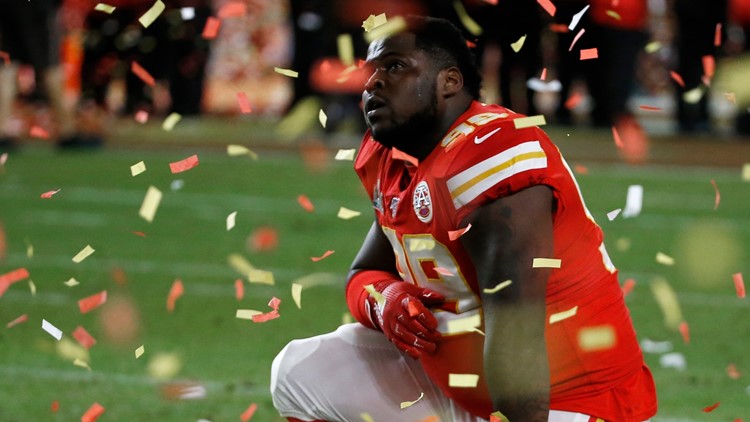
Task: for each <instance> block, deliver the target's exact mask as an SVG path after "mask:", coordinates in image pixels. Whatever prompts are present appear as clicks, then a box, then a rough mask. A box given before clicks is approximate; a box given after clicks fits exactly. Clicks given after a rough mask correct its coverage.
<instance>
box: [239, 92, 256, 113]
mask: <svg viewBox="0 0 750 422" xmlns="http://www.w3.org/2000/svg"><path fill="white" fill-rule="evenodd" d="M237 102H238V103H239V104H240V112H241V113H242V114H250V113H252V112H253V108H252V107H250V100H248V99H247V94H245V93H244V92H238V93H237Z"/></svg>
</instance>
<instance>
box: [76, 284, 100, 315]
mask: <svg viewBox="0 0 750 422" xmlns="http://www.w3.org/2000/svg"><path fill="white" fill-rule="evenodd" d="M106 302H107V291H106V290H102V291H101V292H99V293H97V294H95V295H91V296H89V297H85V298H83V299H81V300H79V301H78V309H80V310H81V313H82V314H85V313H88V312H91V311H93V310H94V309H96V308H98V307H100V306H102V305H104V304H105V303H106Z"/></svg>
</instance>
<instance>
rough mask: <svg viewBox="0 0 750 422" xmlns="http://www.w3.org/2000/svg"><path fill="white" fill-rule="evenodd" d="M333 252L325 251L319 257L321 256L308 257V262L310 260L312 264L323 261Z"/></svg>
mask: <svg viewBox="0 0 750 422" xmlns="http://www.w3.org/2000/svg"><path fill="white" fill-rule="evenodd" d="M334 252H335V251H325V253H324V254H323V255H321V256H313V257H310V260H312V262H318V261H320V260H323V259H325V258H328V257H329V256H331V255H333V253H334Z"/></svg>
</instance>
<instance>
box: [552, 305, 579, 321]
mask: <svg viewBox="0 0 750 422" xmlns="http://www.w3.org/2000/svg"><path fill="white" fill-rule="evenodd" d="M577 312H578V305H576V306H574V307H572V308H570V309H568V310H566V311H562V312H557V313H554V314H552V315H550V316H549V323H550V324H554V323H556V322H560V321H562V320H564V319H568V318H570V317H572V316H575V314H576V313H577Z"/></svg>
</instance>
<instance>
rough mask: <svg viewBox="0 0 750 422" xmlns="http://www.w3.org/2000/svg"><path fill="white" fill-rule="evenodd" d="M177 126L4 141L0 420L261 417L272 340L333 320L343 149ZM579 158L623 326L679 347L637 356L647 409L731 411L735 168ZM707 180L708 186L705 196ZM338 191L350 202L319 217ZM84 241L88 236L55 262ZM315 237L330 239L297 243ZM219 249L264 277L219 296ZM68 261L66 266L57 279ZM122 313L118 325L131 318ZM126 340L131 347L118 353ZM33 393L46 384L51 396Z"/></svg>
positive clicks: (352, 228) (344, 189)
mask: <svg viewBox="0 0 750 422" xmlns="http://www.w3.org/2000/svg"><path fill="white" fill-rule="evenodd" d="M191 133H192V131H191ZM201 133H202V132H201ZM136 135H137V133H135V134H134V135H133V136H136ZM121 136H122V135H121ZM195 136H198V135H195ZM195 136H194V137H195ZM190 139H193V138H190ZM264 139H265V138H264ZM213 142H214V143H216V142H217V141H213ZM222 142H226V143H232V142H235V140H225V141H222ZM236 142H237V143H241V140H240V139H237V140H236ZM166 143H167V144H169V142H166ZM189 144H190V145H189V146H185V145H182V146H181V147H174V146H173V147H171V149H162V150H153V149H149V150H144V149H136V150H124V149H117V148H116V149H107V150H103V151H99V152H93V153H56V152H53V151H51V150H49V149H46V148H39V147H31V148H27V149H24V150H21V151H19V152H18V153H15V154H11V156H10V157H9V159H8V161H7V163H6V164H5V166H4V167H0V222H1V223H2V224H3V226H4V232H5V236H6V243H7V252H6V254H5V258H4V260H3V258H1V257H0V274H3V273H6V272H8V271H10V270H13V269H15V268H18V267H26V268H27V269H28V270H29V272H30V274H31V277H30V278H31V280H33V285H34V287H35V289H36V293H35V294H32V291H31V286H30V283H29V282H28V281H26V280H25V281H22V282H19V283H17V284H14V285H13V286H12V287H11V288H10V289H9V290H8V291H7V292H6V293H5V295H4V296H3V297H1V298H0V323H3V324H5V323H7V322H9V321H11V320H13V319H14V318H16V317H18V316H19V315H21V314H27V315H28V322H26V323H22V324H19V325H17V326H14V327H12V328H5V327H4V326H2V327H0V397H3V398H4V399H3V400H2V401H0V420H3V421H28V420H51V421H56V420H60V421H62V420H77V419H78V418H80V416H81V415H82V414H83V413H84V412H85V411H86V409H87V408H88V407H89V406H91V404H93V403H94V402H98V403H100V404H101V405H103V406H104V407H105V408H106V413H105V414H104V416H103V417H102V418H101V420H159V421H183V420H198V419H200V418H205V419H208V420H211V421H224V420H237V419H239V415H240V414H241V413H242V412H243V411H244V410H245V409H246V408H247V407H248V406H249V405H250V404H251V403H257V404H258V410H257V412H256V414H255V416H254V418H253V420H254V421H256V420H257V421H277V420H279V419H278V417H277V416H276V413H275V411H274V409H273V407H272V405H271V400H270V395H269V393H268V387H267V386H268V381H269V369H270V364H271V361H272V359H273V357H274V356H275V354H276V352H277V351H278V350H280V349H281V347H283V345H284V344H286V343H287V342H288V341H289V340H291V339H293V338H299V337H307V336H312V335H316V334H320V333H324V332H328V331H331V330H333V329H335V328H336V327H337V326H338V325H339V324H340V323H341V320H342V315H343V314H344V313H345V311H346V305H345V304H344V301H343V294H342V292H343V282H344V277H345V274H346V271H347V269H348V266H349V264H350V262H351V260H352V259H353V258H354V255H355V253H356V252H357V250H358V248H359V246H360V244H361V241H362V239H363V236H364V234H365V233H366V231H367V229H368V227H369V225H370V223H371V214H370V213H371V211H370V210H371V208H370V204H369V202H368V200H367V198H366V196H365V194H364V191H363V189H362V188H361V187H360V186H359V182H358V180H357V178H356V176H355V174H354V172H353V171H352V170H351V162H337V161H332V160H330V158H331V157H333V155H334V153H335V150H334V151H329V153H327V154H326V157H328V161H327V163H326V165H324V166H322V168H317V169H315V168H314V167H315V166H311V165H310V163H309V161H308V160H305V159H304V158H303V157H302V156H301V155H300V154H297V153H293V152H279V151H273V152H270V151H269V152H264V151H260V159H259V160H258V161H252V160H251V159H250V158H249V157H227V156H226V155H225V154H224V153H223V152H222V153H220V152H218V151H217V150H216V148H208V149H201V146H198V145H194V144H191V143H189ZM170 145H177V144H170ZM562 149H563V152H565V151H566V149H565V147H562ZM194 153H198V154H199V157H200V165H199V166H198V167H196V168H194V169H192V170H190V171H187V172H185V173H180V174H171V173H170V171H169V166H168V163H169V162H173V161H177V160H180V159H182V158H185V157H187V156H188V155H192V154H194ZM141 160H143V161H144V162H145V163H146V166H147V171H146V172H145V173H143V174H141V175H139V176H136V177H133V176H131V174H130V169H129V167H130V166H131V165H133V164H135V163H137V162H139V161H141ZM571 164H579V163H577V162H575V161H573V160H571ZM580 164H585V165H586V166H587V168H588V174H585V175H579V176H578V179H579V183H580V185H581V188H582V190H583V192H584V196H585V198H586V201H587V205H588V207H589V209H590V210H591V212H592V214H593V215H594V216H595V218H596V219H597V221H598V222H599V223H600V225H601V226H602V227H603V229H604V231H605V235H606V242H607V247H608V250H609V252H610V255H611V256H612V259H613V260H614V262H615V264H616V265H617V266H618V267H619V268H620V270H621V275H622V280H624V279H626V278H634V279H635V280H636V287H635V289H634V291H633V292H632V293H631V295H630V296H629V297H628V304H629V307H630V309H631V312H632V316H633V319H634V321H635V325H636V329H637V330H638V333H639V337H640V338H650V339H652V340H660V341H663V340H667V341H670V342H672V344H673V347H674V351H677V352H681V353H683V354H684V355H685V357H686V359H687V364H688V366H687V369H686V370H684V371H677V370H675V369H672V368H662V367H661V366H660V364H659V358H660V356H659V355H655V354H649V355H647V356H646V358H647V362H648V364H649V365H650V367H651V369H652V370H653V372H654V375H655V377H656V381H657V387H658V390H659V399H660V412H659V415H658V417H657V418H654V421H659V420H662V421H667V420H674V419H677V420H690V421H703V420H734V419H735V418H741V417H747V400H748V394H747V393H746V392H745V387H746V386H747V385H748V381H747V380H748V376H747V374H746V372H748V371H750V357H748V355H747V350H748V348H749V347H750V340H748V339H749V338H750V322H749V321H750V320H748V319H747V313H748V309H750V308H749V306H748V304H747V301H746V300H742V299H738V298H737V297H736V295H735V292H734V286H733V284H732V277H731V275H732V274H733V273H736V272H742V271H744V272H745V273H746V274H748V271H747V269H748V267H747V262H750V213H748V211H747V210H748V204H749V203H750V201H748V198H750V195H749V194H750V184H748V183H746V182H745V183H743V182H742V181H741V180H740V177H739V172H738V171H737V170H736V169H727V168H719V167H712V168H695V167H669V166H639V167H629V166H625V165H619V164H611V163H610V164H606V165H605V164H597V163H596V162H593V161H591V162H590V161H587V162H584V163H580ZM319 167H321V166H319ZM712 179H713V180H715V182H716V183H717V186H718V187H719V188H720V190H721V203H720V205H719V207H718V209H716V210H714V198H715V196H714V195H715V193H714V189H713V187H712V186H711V183H710V180H712ZM631 184H641V185H643V186H644V192H645V195H644V204H643V210H642V213H641V215H640V216H638V217H636V218H630V219H623V218H622V217H618V218H617V219H615V220H614V221H608V220H607V218H606V213H607V212H609V211H611V210H613V209H616V208H622V207H623V206H624V202H625V193H626V191H627V187H628V186H629V185H631ZM152 185H153V186H155V187H157V188H159V189H160V190H161V191H162V192H163V193H164V197H163V199H162V201H161V204H160V206H159V209H158V211H157V213H156V216H155V219H154V221H153V222H152V223H147V222H146V221H144V220H143V219H141V218H140V217H139V216H138V210H139V208H140V205H141V202H142V200H143V197H144V195H145V193H146V189H147V188H148V187H149V186H152ZM56 189H61V190H60V192H59V193H57V194H56V195H55V196H53V197H52V198H51V199H41V198H40V197H39V196H40V194H41V193H43V192H46V191H50V190H56ZM301 194H304V195H307V196H308V197H309V198H310V200H311V201H312V202H313V204H314V205H315V210H314V212H311V213H309V212H306V211H305V210H303V209H302V208H301V207H300V206H299V205H298V204H297V197H298V195H301ZM342 206H343V207H347V208H350V209H354V210H357V211H361V212H362V216H360V217H357V218H354V219H352V220H341V219H338V218H337V217H336V213H337V211H338V209H339V207H342ZM234 211H237V223H236V226H235V227H234V228H233V229H232V230H229V231H227V229H226V217H227V216H228V215H229V214H230V213H231V212H234ZM265 226H270V227H273V228H275V229H276V230H277V232H278V238H279V246H278V248H276V249H275V250H272V251H266V252H259V251H254V250H252V249H251V248H249V246H248V241H249V240H248V239H249V236H250V234H251V233H252V232H253V231H254V230H256V229H257V228H259V227H265ZM134 232H142V233H143V234H145V237H144V236H140V235H138V234H136V233H134ZM87 244H88V245H91V246H92V247H93V248H94V249H96V252H95V253H94V254H93V255H91V256H90V257H89V258H87V259H86V260H84V261H83V262H81V263H79V264H75V263H73V262H72V261H71V258H72V257H73V256H74V255H75V254H76V253H77V252H78V251H80V250H81V249H82V248H83V247H84V246H86V245H87ZM32 250H33V253H32ZM327 250H334V251H335V253H334V254H333V255H331V256H330V257H328V258H326V259H324V260H322V261H320V262H312V261H311V260H310V257H315V256H320V255H322V254H323V253H324V252H325V251H327ZM657 252H663V253H665V254H667V255H670V256H672V257H674V258H675V265H674V266H664V265H662V264H659V263H657V262H656V261H655V255H656V253H657ZM233 253H239V254H242V255H243V256H244V257H245V258H246V259H247V260H248V261H249V262H251V263H252V264H253V265H254V266H256V267H258V268H260V269H265V270H270V271H272V272H273V273H274V275H275V277H276V284H275V285H274V286H267V285H260V284H248V283H245V284H244V285H245V297H244V298H243V299H242V300H241V301H239V302H238V301H237V299H236V298H235V292H234V280H235V279H237V278H239V277H240V275H239V274H238V273H237V272H236V271H235V270H233V269H232V267H231V266H230V265H229V264H228V261H227V257H228V256H229V255H230V254H233ZM310 274H316V275H317V278H316V279H317V280H318V282H317V283H310V284H307V285H306V287H305V288H304V290H303V294H302V307H301V309H297V307H296V306H295V305H294V303H293V300H292V298H291V293H290V286H291V283H292V282H294V281H295V280H299V279H300V277H304V276H308V275H310ZM71 277H74V278H75V279H76V280H78V281H79V282H80V284H79V285H78V286H75V287H68V286H66V285H64V284H63V282H65V281H66V280H68V279H69V278H71ZM655 277H663V278H665V279H666V280H668V281H669V283H670V284H671V286H672V287H673V288H674V290H675V291H676V292H677V297H678V299H679V300H680V303H681V307H682V312H683V314H684V318H685V320H686V321H687V322H688V323H689V326H690V336H691V338H690V342H689V344H685V343H684V342H683V340H682V337H681V336H680V334H679V333H678V332H677V331H674V330H670V329H668V328H666V327H665V325H664V322H663V317H662V314H661V311H660V309H659V307H658V305H657V304H656V301H655V299H654V298H653V296H652V294H651V291H650V289H649V283H650V282H651V280H653V279H654V278H655ZM746 278H747V275H746ZM176 279H180V280H182V282H183V284H184V286H185V293H184V295H183V296H182V297H181V298H180V299H179V300H178V301H177V305H176V308H175V310H174V312H172V313H170V312H168V311H167V310H166V305H165V303H166V298H167V295H168V292H169V290H170V286H171V285H172V283H173V282H174V280H176ZM308 281H309V279H308ZM102 290H107V291H108V296H109V298H108V302H107V303H106V304H105V305H104V306H102V307H101V308H100V309H97V310H94V311H93V312H90V313H87V314H81V313H80V312H79V310H78V306H77V301H78V300H79V299H81V298H84V297H87V296H89V295H92V294H95V293H97V292H100V291H102ZM273 296H276V297H278V298H280V299H281V300H282V304H281V308H280V313H281V318H279V319H276V320H272V321H269V322H266V323H263V324H254V323H252V322H250V321H246V320H240V319H236V318H235V311H236V310H237V309H257V310H263V311H266V310H269V308H268V307H267V303H268V301H269V300H270V298H271V297H273ZM42 319H46V320H47V321H49V322H51V323H52V324H54V325H55V326H57V327H58V328H60V329H61V330H62V331H63V333H64V339H68V340H70V339H72V336H71V333H72V332H73V330H74V329H75V328H76V327H77V326H79V325H80V326H83V327H85V329H86V330H88V331H89V332H90V333H91V334H92V335H93V336H94V337H95V338H96V339H97V341H98V343H97V344H96V345H95V346H94V347H92V348H91V350H90V352H89V355H88V357H87V358H86V361H87V362H88V364H89V366H90V368H91V370H90V371H89V370H87V369H86V368H82V367H79V366H75V365H74V364H73V363H72V361H73V359H74V357H73V355H71V354H65V353H63V352H62V351H61V347H60V345H61V344H67V343H64V342H57V341H55V339H53V338H52V337H51V336H49V335H48V334H47V333H45V332H44V331H42V330H41V329H40V326H41V320H42ZM129 321H130V322H132V325H133V326H136V327H137V329H136V330H135V332H134V334H131V335H128V334H127V333H128V324H127V322H129ZM140 345H144V347H145V353H144V355H143V356H142V357H140V358H139V359H135V356H134V350H135V349H136V348H137V347H138V346H140ZM165 356H166V357H167V358H166V359H167V360H169V359H173V360H177V361H179V363H180V365H179V366H180V368H179V371H178V372H177V373H176V374H175V375H174V376H173V377H172V378H171V379H170V380H169V381H167V380H162V379H158V378H155V377H154V376H153V375H152V372H151V371H150V370H149V366H150V365H154V364H155V363H154V362H155V361H156V360H158V359H159V358H160V357H162V358H163V357H165ZM730 363H731V364H735V365H736V367H737V368H738V369H739V371H740V373H741V374H742V376H741V377H740V378H739V379H731V378H730V377H728V376H727V374H726V372H725V368H726V367H727V365H728V364H730ZM176 381H184V382H188V381H189V382H194V383H199V384H200V385H202V386H203V387H205V389H206V394H205V397H204V398H202V399H197V400H176V399H169V398H166V397H165V393H164V392H163V389H164V388H165V385H168V384H169V383H170V382H176ZM53 401H57V402H58V403H59V410H58V411H57V412H55V413H53V412H51V410H50V406H51V403H52V402H53ZM716 402H721V405H720V406H719V407H718V408H717V409H716V410H714V411H713V412H712V413H710V414H707V413H703V412H702V411H701V409H702V408H703V407H705V406H708V405H711V404H714V403H716Z"/></svg>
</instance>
